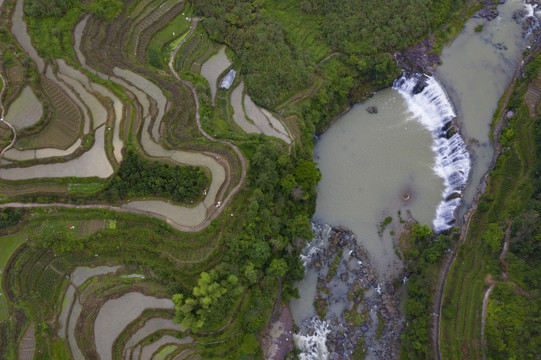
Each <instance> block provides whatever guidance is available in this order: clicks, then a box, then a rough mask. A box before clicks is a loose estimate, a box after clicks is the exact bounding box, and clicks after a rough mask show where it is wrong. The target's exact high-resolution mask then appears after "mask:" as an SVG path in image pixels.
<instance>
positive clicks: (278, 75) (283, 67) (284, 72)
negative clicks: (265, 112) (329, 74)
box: [194, 0, 311, 107]
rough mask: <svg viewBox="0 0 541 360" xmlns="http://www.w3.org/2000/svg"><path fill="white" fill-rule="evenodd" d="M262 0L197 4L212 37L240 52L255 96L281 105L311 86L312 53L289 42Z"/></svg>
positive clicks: (202, 1) (262, 101) (209, 0)
mask: <svg viewBox="0 0 541 360" xmlns="http://www.w3.org/2000/svg"><path fill="white" fill-rule="evenodd" d="M263 5H264V4H263V2H262V1H260V0H240V1H239V0H200V1H197V2H195V3H194V6H195V7H197V9H198V10H199V11H200V12H201V13H202V14H203V15H204V16H205V20H204V21H203V25H204V26H205V28H206V29H207V31H208V32H209V35H210V38H211V39H213V40H217V41H219V42H225V43H226V44H227V45H229V46H230V47H231V48H232V49H233V50H234V51H235V53H236V54H237V56H238V57H239V59H240V62H241V72H242V74H243V75H244V79H245V81H246V86H247V88H248V91H249V93H250V95H251V96H252V97H253V99H254V100H255V101H256V102H257V103H259V104H262V105H264V106H271V107H272V106H274V105H277V103H278V102H279V101H283V99H284V98H285V97H287V96H288V95H292V94H293V93H294V92H295V91H298V90H300V89H302V88H304V87H306V86H308V84H309V81H310V79H311V76H310V75H311V74H310V72H309V70H308V66H309V57H308V55H307V54H305V53H304V52H303V51H301V49H300V48H298V47H296V46H295V45H294V44H292V43H291V42H288V41H287V39H286V35H285V33H284V28H283V26H282V25H281V24H280V23H279V22H277V21H276V20H275V19H273V18H272V17H270V16H268V14H266V13H265V11H264V9H263V7H264V6H263Z"/></svg>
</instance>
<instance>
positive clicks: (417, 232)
mask: <svg viewBox="0 0 541 360" xmlns="http://www.w3.org/2000/svg"><path fill="white" fill-rule="evenodd" d="M411 233H412V234H413V236H414V237H415V239H416V240H427V239H429V238H431V237H432V236H434V232H433V231H432V229H431V228H430V226H428V225H427V224H424V225H419V224H415V225H413V227H412V229H411Z"/></svg>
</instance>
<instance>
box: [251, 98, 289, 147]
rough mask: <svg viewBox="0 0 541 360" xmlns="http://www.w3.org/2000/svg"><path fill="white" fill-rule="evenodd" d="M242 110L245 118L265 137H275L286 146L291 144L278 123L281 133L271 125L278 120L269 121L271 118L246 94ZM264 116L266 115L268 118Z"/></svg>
mask: <svg viewBox="0 0 541 360" xmlns="http://www.w3.org/2000/svg"><path fill="white" fill-rule="evenodd" d="M244 110H245V111H246V116H248V118H250V119H251V120H252V121H253V122H254V124H255V125H256V126H257V127H258V128H259V129H260V130H261V131H262V132H263V133H264V134H265V135H268V136H274V137H277V138H278V139H282V140H284V141H285V142H286V143H288V144H289V143H291V139H290V138H289V136H288V135H287V132H286V131H285V129H284V127H283V126H282V124H281V123H280V127H281V129H282V130H283V132H280V131H279V130H277V129H276V128H274V126H273V123H276V122H278V120H276V119H273V120H271V118H273V116H272V115H271V114H270V113H268V112H266V110H265V112H264V109H261V108H260V107H258V106H257V105H256V104H255V103H254V101H253V100H252V98H251V97H250V96H249V95H248V94H246V95H245V96H244ZM266 114H268V115H269V116H270V117H269V116H267V115H266ZM278 123H279V122H278Z"/></svg>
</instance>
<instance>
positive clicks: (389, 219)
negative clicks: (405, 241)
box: [378, 216, 393, 237]
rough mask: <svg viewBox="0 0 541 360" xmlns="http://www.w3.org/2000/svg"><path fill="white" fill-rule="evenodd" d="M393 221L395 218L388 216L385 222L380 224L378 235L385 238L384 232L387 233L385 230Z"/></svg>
mask: <svg viewBox="0 0 541 360" xmlns="http://www.w3.org/2000/svg"><path fill="white" fill-rule="evenodd" d="M392 221H393V218H392V217H391V216H387V217H386V218H385V220H383V221H382V222H381V224H379V228H378V235H379V236H380V237H381V236H383V232H384V231H385V229H386V228H387V226H388V225H389V224H390V223H391V222H392Z"/></svg>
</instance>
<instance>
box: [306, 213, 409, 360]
mask: <svg viewBox="0 0 541 360" xmlns="http://www.w3.org/2000/svg"><path fill="white" fill-rule="evenodd" d="M328 228H329V226H328V225H319V224H315V225H314V226H313V230H314V233H315V235H316V239H315V241H317V240H318V238H321V237H322V236H325V237H327V236H328V244H327V246H326V248H313V249H312V250H311V251H310V254H309V256H308V257H307V258H305V260H306V261H305V264H306V267H307V269H314V270H316V271H317V273H318V281H317V290H316V297H315V300H314V306H315V308H316V312H317V314H318V317H319V319H324V321H325V323H326V326H327V330H328V334H327V338H326V341H325V346H326V351H325V352H326V353H327V354H328V359H330V360H336V359H346V358H353V357H355V358H356V357H357V356H359V355H361V356H362V354H367V355H368V354H370V355H371V357H373V358H377V359H396V358H397V357H398V356H399V352H400V333H401V332H402V329H403V326H404V320H403V318H402V317H401V315H400V311H399V304H400V299H399V294H400V290H403V289H402V284H403V280H402V279H398V280H395V281H379V280H378V274H377V272H376V270H375V269H374V268H373V267H372V266H371V264H370V258H369V255H368V254H367V252H366V250H365V249H364V248H363V247H362V246H360V245H359V244H358V242H357V239H356V237H355V234H353V232H352V231H351V230H349V229H347V228H345V227H333V228H331V229H330V233H329V231H328ZM319 240H321V239H319ZM310 321H312V322H313V321H314V319H310ZM304 325H305V326H306V327H309V325H308V323H305V324H304ZM314 331H315V330H314ZM308 335H313V334H310V333H308ZM327 354H326V355H327ZM354 354H355V355H356V356H354ZM307 358H310V357H307Z"/></svg>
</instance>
